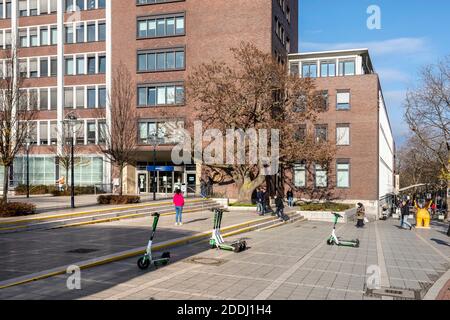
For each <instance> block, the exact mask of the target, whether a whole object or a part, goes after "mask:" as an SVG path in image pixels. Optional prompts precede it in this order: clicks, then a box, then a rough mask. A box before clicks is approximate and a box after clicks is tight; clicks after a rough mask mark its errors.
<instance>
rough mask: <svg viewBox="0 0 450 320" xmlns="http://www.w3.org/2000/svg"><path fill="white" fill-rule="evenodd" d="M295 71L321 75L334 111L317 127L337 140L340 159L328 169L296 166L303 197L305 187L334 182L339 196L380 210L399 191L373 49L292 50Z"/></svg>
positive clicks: (319, 85) (372, 210)
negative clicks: (308, 51) (395, 190)
mask: <svg viewBox="0 0 450 320" xmlns="http://www.w3.org/2000/svg"><path fill="white" fill-rule="evenodd" d="M289 68H290V72H291V74H297V75H298V76H300V77H313V78H315V82H316V86H317V90H322V91H323V93H324V96H325V97H327V104H328V110H327V112H325V113H323V114H321V115H320V118H319V120H318V121H317V123H316V124H314V125H312V124H308V125H306V124H305V126H304V127H303V128H302V130H311V131H312V132H314V134H315V137H316V139H328V140H329V141H332V142H333V143H335V144H336V147H337V153H336V159H335V162H334V163H333V164H332V165H331V168H330V170H329V172H328V173H326V172H324V171H323V170H322V168H321V167H320V166H316V167H315V168H309V169H310V170H306V168H305V165H303V164H301V163H299V164H298V165H296V166H295V167H294V170H293V175H294V179H293V182H294V185H295V187H296V189H297V190H298V191H297V197H299V198H302V197H307V195H306V194H305V193H304V192H302V189H303V188H305V189H306V188H308V187H311V186H312V187H313V188H319V189H320V188H323V187H327V186H332V187H333V189H334V190H333V194H332V196H333V197H336V198H337V199H340V200H343V201H345V202H350V203H356V202H358V201H361V202H362V203H364V204H365V206H366V208H367V209H368V211H369V213H372V214H377V213H379V210H380V207H381V206H383V205H384V204H386V203H387V204H389V202H390V201H391V196H392V194H393V192H394V187H395V182H394V155H395V142H394V138H393V135H392V130H391V125H390V122H389V117H388V113H387V109H386V106H385V103H384V98H383V92H382V89H381V85H380V81H379V78H378V75H377V74H376V73H375V70H374V68H373V66H372V62H371V59H370V56H369V51H368V50H367V49H356V50H342V51H329V52H311V53H296V54H291V55H289Z"/></svg>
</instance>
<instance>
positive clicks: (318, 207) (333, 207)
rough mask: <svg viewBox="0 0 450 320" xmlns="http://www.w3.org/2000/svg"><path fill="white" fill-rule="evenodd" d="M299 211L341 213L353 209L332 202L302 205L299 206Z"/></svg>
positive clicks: (350, 206)
mask: <svg viewBox="0 0 450 320" xmlns="http://www.w3.org/2000/svg"><path fill="white" fill-rule="evenodd" d="M299 207H300V210H301V211H336V212H342V211H346V210H348V209H351V208H353V206H352V205H349V204H343V203H334V202H324V203H312V202H309V203H302V204H299Z"/></svg>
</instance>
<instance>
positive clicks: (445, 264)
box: [0, 220, 450, 300]
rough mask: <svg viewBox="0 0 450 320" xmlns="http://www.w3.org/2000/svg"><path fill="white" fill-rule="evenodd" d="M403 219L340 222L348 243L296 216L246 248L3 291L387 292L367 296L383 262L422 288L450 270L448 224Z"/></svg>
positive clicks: (187, 254)
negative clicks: (420, 226) (411, 227)
mask: <svg viewBox="0 0 450 320" xmlns="http://www.w3.org/2000/svg"><path fill="white" fill-rule="evenodd" d="M397 224H398V222H397V221H393V220H388V221H378V222H375V223H369V224H368V225H367V226H366V228H365V229H363V230H361V229H356V228H355V227H354V226H353V225H352V224H346V225H340V226H338V229H337V234H338V235H340V236H342V237H343V238H348V239H353V238H359V239H360V241H361V247H360V248H346V247H337V246H331V247H330V246H327V245H326V242H325V240H326V238H327V237H328V235H329V232H330V231H331V224H329V223H323V222H303V223H294V224H290V225H286V226H283V227H279V228H274V229H270V230H266V231H254V232H251V233H248V234H245V236H246V238H247V242H248V243H249V246H250V248H249V249H248V250H247V251H245V252H242V253H239V254H236V253H232V252H224V251H217V250H208V249H207V244H206V243H204V242H203V243H196V244H191V245H186V246H183V247H179V248H176V249H174V250H172V257H173V261H172V263H171V264H170V265H169V266H167V267H164V268H159V269H156V270H148V271H140V270H138V268H137V266H136V258H132V259H128V260H124V261H120V262H115V263H111V264H108V265H104V266H99V267H96V268H92V269H88V270H83V271H82V273H81V277H82V281H81V284H82V289H81V290H72V291H70V290H68V289H67V287H66V281H67V277H68V276H57V277H53V278H49V279H45V280H41V281H38V282H34V283H29V284H25V285H20V286H16V287H12V288H8V289H4V290H0V298H1V299H158V300H159V299H177V300H189V299H194V300H202V299H277V300H286V299H287V300H300V299H313V300H320V299H330V300H336V299H337V300H344V299H345V300H361V299H381V298H383V297H381V296H370V295H366V286H365V283H366V277H367V274H366V273H367V268H368V267H369V266H378V267H379V268H380V270H381V284H382V286H386V287H389V288H396V289H408V290H422V291H423V292H422V294H423V293H424V292H425V291H426V289H427V288H429V287H430V286H431V285H432V284H433V283H434V282H435V281H436V279H437V278H438V277H440V276H441V275H442V274H443V273H444V272H446V271H447V270H448V269H449V259H450V244H449V243H450V241H449V238H448V237H447V236H446V235H445V233H444V231H443V230H444V226H434V227H433V229H432V230H416V231H406V230H400V229H399V228H398V227H397ZM194 258H195V259H194ZM200 258H201V259H200ZM193 259H194V260H195V261H192V260H193ZM198 261H200V262H202V263H203V264H198V263H196V262H198ZM204 263H209V264H204ZM384 298H385V299H386V297H384ZM387 298H389V297H387Z"/></svg>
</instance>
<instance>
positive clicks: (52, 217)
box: [0, 199, 209, 226]
mask: <svg viewBox="0 0 450 320" xmlns="http://www.w3.org/2000/svg"><path fill="white" fill-rule="evenodd" d="M202 201H209V200H203V199H197V200H191V201H186V203H198V202H202ZM171 204H172V202H171V201H166V202H158V203H147V204H138V205H134V206H124V207H118V208H109V209H99V210H90V211H81V212H74V213H61V214H57V215H52V216H43V217H36V218H26V219H21V220H10V221H0V226H2V225H11V224H23V223H27V222H33V221H42V220H51V219H58V218H66V217H67V218H71V217H78V216H83V215H88V214H94V213H107V212H114V211H121V210H128V209H141V208H149V207H150V208H151V207H157V206H161V205H171Z"/></svg>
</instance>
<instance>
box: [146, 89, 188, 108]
mask: <svg viewBox="0 0 450 320" xmlns="http://www.w3.org/2000/svg"><path fill="white" fill-rule="evenodd" d="M138 103H139V106H141V107H145V106H156V105H180V104H183V103H184V87H183V86H182V85H162V86H148V87H139V88H138Z"/></svg>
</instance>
